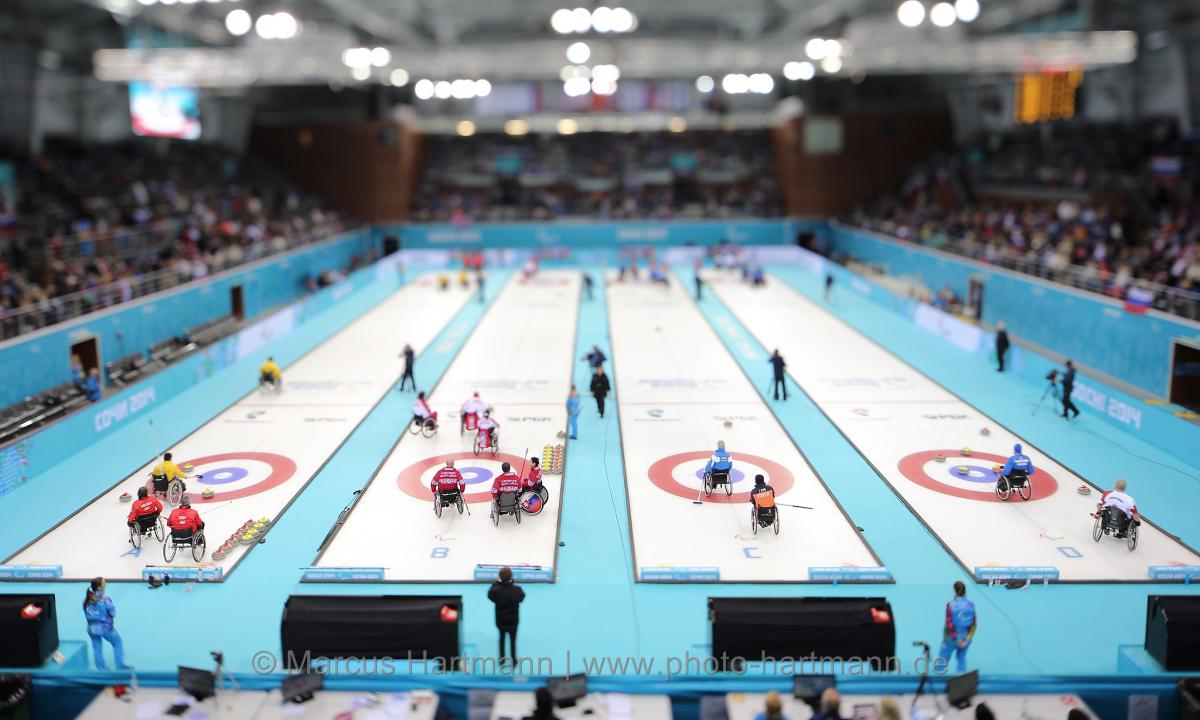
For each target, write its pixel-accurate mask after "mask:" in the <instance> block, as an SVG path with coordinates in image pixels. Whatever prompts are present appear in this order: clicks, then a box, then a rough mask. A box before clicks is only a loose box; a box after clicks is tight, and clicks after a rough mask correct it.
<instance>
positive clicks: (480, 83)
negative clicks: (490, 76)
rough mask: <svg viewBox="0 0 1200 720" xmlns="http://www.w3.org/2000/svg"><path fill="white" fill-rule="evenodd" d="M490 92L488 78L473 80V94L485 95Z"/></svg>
mask: <svg viewBox="0 0 1200 720" xmlns="http://www.w3.org/2000/svg"><path fill="white" fill-rule="evenodd" d="M491 94H492V83H491V82H490V81H488V80H484V79H483V78H480V79H479V80H476V81H475V96H476V97H487V96H488V95H491Z"/></svg>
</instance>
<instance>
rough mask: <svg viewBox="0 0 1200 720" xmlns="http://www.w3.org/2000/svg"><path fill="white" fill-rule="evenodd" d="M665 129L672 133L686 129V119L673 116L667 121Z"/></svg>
mask: <svg viewBox="0 0 1200 720" xmlns="http://www.w3.org/2000/svg"><path fill="white" fill-rule="evenodd" d="M667 129H668V130H670V131H671V132H673V133H681V132H683V131H684V130H687V120H684V119H683V118H681V117H678V116H676V117H673V118H671V119H670V120H668V121H667Z"/></svg>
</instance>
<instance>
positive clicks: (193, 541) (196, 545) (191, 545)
mask: <svg viewBox="0 0 1200 720" xmlns="http://www.w3.org/2000/svg"><path fill="white" fill-rule="evenodd" d="M207 547H208V546H207V544H206V543H205V542H204V531H203V530H197V531H196V532H194V533H188V532H187V531H186V530H184V531H180V530H171V536H170V537H169V538H167V541H166V542H165V543H163V560H166V561H167V562H171V561H172V560H174V559H175V553H176V552H177V551H178V550H180V549H190V550H191V551H192V560H194V561H196V562H200V561H201V560H203V559H204V551H205V550H206V549H207Z"/></svg>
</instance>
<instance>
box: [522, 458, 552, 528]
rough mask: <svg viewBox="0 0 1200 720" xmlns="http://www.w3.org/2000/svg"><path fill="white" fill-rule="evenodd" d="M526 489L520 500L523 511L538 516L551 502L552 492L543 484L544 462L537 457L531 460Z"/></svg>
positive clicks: (525, 483) (525, 484)
mask: <svg viewBox="0 0 1200 720" xmlns="http://www.w3.org/2000/svg"><path fill="white" fill-rule="evenodd" d="M524 488H525V489H524V490H522V491H521V495H520V497H519V498H518V500H519V501H520V505H521V510H522V512H524V513H525V514H526V515H537V514H538V513H540V512H541V511H542V510H544V509H545V508H546V503H548V502H550V491H549V490H547V489H546V486H545V484H543V483H542V462H541V461H540V460H538V459H537V458H536V457H531V458H529V475H528V477H526V478H525V482H524Z"/></svg>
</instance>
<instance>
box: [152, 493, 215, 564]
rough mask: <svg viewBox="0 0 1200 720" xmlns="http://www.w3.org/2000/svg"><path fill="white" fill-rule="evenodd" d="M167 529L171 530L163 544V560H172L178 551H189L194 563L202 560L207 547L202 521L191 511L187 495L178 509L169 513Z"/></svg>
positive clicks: (198, 514)
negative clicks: (169, 535)
mask: <svg viewBox="0 0 1200 720" xmlns="http://www.w3.org/2000/svg"><path fill="white" fill-rule="evenodd" d="M167 527H169V528H170V529H171V537H170V538H169V539H168V540H167V542H165V543H163V559H164V560H166V561H167V562H171V561H172V560H174V559H175V553H176V551H178V550H180V549H188V550H191V552H192V560H194V561H196V562H200V561H201V560H202V559H204V551H205V549H206V547H207V543H205V541H204V521H203V520H201V519H200V513H198V512H196V511H195V510H193V509H192V499H191V498H189V497H188V496H187V495H184V496H183V500H182V501H180V505H179V507H177V508H175V509H174V510H172V511H171V517H170V518H168V519H167Z"/></svg>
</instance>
